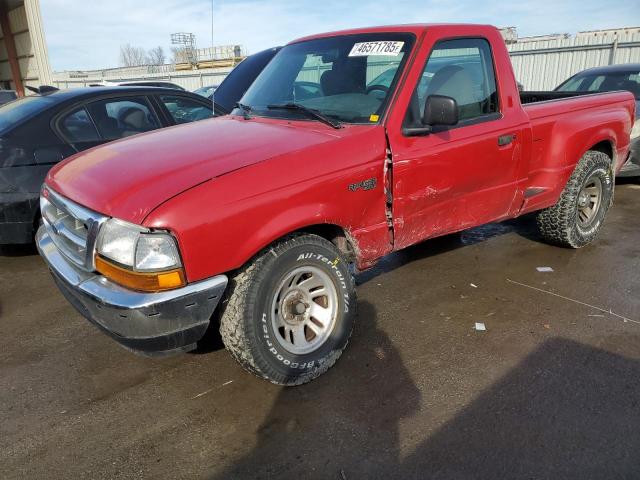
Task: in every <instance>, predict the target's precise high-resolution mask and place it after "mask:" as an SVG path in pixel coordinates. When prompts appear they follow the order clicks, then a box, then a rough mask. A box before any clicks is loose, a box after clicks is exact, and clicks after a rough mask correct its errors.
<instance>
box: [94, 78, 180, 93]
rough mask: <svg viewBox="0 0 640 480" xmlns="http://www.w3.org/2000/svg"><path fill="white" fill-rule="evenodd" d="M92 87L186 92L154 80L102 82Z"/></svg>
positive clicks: (168, 83) (176, 86) (172, 84)
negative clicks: (157, 88) (154, 88)
mask: <svg viewBox="0 0 640 480" xmlns="http://www.w3.org/2000/svg"><path fill="white" fill-rule="evenodd" d="M92 86H94V87H95V86H102V87H115V86H118V87H159V88H175V89H176V90H183V91H186V90H185V89H184V88H182V87H181V86H180V85H176V84H175V83H171V82H164V81H161V80H158V81H155V80H139V81H138V80H136V81H124V82H108V81H104V82H102V83H99V84H95V85H92Z"/></svg>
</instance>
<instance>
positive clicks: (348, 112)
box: [37, 25, 635, 385]
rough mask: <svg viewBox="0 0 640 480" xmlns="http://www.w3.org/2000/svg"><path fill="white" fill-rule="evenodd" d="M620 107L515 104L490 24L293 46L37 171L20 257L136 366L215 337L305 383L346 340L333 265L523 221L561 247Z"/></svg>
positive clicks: (273, 376) (616, 126)
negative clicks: (35, 209)
mask: <svg viewBox="0 0 640 480" xmlns="http://www.w3.org/2000/svg"><path fill="white" fill-rule="evenodd" d="M634 110H635V102H634V99H633V96H632V95H631V94H630V93H628V92H612V93H600V94H592V95H591V94H590V95H575V94H570V95H569V96H567V98H564V97H563V95H561V94H558V93H553V94H551V93H550V94H548V95H546V94H545V92H532V93H527V92H519V91H518V88H517V85H516V80H515V78H514V74H513V71H512V68H511V63H510V59H509V55H508V53H507V50H506V47H505V44H504V42H503V40H502V37H501V36H500V33H499V31H498V30H497V29H496V28H493V27H490V26H481V25H411V26H392V27H375V28H367V29H358V30H350V31H343V32H336V33H329V34H324V35H317V36H311V37H307V38H302V39H299V40H296V41H294V42H292V43H290V44H289V45H287V46H285V47H284V48H282V50H280V52H278V54H277V55H276V56H275V57H274V58H273V60H272V61H271V62H270V63H269V64H268V65H267V67H266V68H265V69H264V71H263V72H262V73H261V74H260V75H259V76H258V78H257V79H256V81H255V82H254V84H253V85H252V86H251V87H250V88H249V90H248V91H247V92H246V94H245V95H244V97H243V98H242V99H241V101H240V102H239V103H238V105H237V108H236V109H235V110H234V111H233V112H232V115H230V116H227V117H221V118H217V119H212V120H206V121H203V122H197V123H193V124H189V125H184V126H176V127H171V128H168V129H164V130H160V131H157V132H151V133H146V134H142V135H139V136H136V137H133V138H131V139H127V140H123V141H117V142H114V143H110V144H107V145H104V146H100V147H96V148H94V149H92V150H88V151H86V152H82V153H79V154H77V155H76V156H74V157H72V158H70V159H68V160H66V161H64V162H62V163H61V164H59V165H57V166H56V167H55V168H53V169H52V170H51V171H50V173H49V175H48V177H47V179H46V182H45V185H44V186H43V189H42V194H41V211H42V217H43V221H44V223H43V226H42V227H41V228H40V229H39V231H38V234H37V244H38V247H39V250H40V253H41V255H42V256H43V257H44V259H45V260H46V262H47V264H48V266H49V268H50V270H51V272H52V274H53V278H54V279H55V282H56V283H57V285H58V287H59V288H60V290H61V291H62V293H63V294H64V295H65V297H66V298H67V299H68V300H69V302H70V303H71V304H73V306H74V307H75V308H76V309H77V310H78V311H79V312H80V313H81V314H83V315H84V316H85V317H86V318H87V319H88V320H90V321H91V322H92V323H94V324H95V325H96V326H97V327H99V328H100V329H101V330H103V331H104V332H106V333H107V334H109V335H110V336H111V337H113V338H114V339H115V340H116V341H117V342H119V343H120V344H122V345H123V346H125V347H126V348H128V349H130V350H133V351H136V352H142V353H146V354H167V353H172V352H181V351H187V350H190V349H193V348H195V347H196V345H197V344H198V342H199V341H200V340H201V339H202V337H203V335H204V334H205V332H206V331H207V329H208V328H210V324H211V328H215V327H218V326H219V329H220V332H221V335H222V339H223V341H224V343H225V345H226V347H227V349H228V351H229V352H230V353H231V354H232V355H233V356H234V357H235V358H236V360H238V361H239V362H240V363H241V364H242V365H243V366H244V367H245V368H246V369H247V370H248V371H250V372H252V373H254V374H255V375H257V376H259V377H261V378H265V379H268V380H270V381H272V382H274V383H278V384H282V385H297V384H302V383H305V382H308V381H310V380H312V379H313V378H315V377H317V376H318V375H320V374H322V373H324V372H325V371H326V370H327V369H328V368H329V367H331V366H332V365H333V364H334V363H335V362H336V360H337V359H338V357H339V356H340V354H341V352H342V351H343V350H344V348H345V347H346V345H347V341H348V339H349V336H350V335H351V331H352V327H353V322H354V318H355V312H356V295H355V286H354V281H353V277H352V272H353V271H355V270H357V269H366V268H368V267H371V266H372V265H373V264H374V263H375V262H376V261H377V260H378V259H380V258H381V257H383V256H384V255H387V254H389V253H390V252H392V251H395V250H399V249H402V248H405V247H407V246H409V245H412V244H415V243H417V242H421V241H423V240H425V239H427V238H432V237H435V236H439V235H444V234H448V233H451V232H456V231H460V230H463V229H467V228H470V227H473V226H476V225H480V224H484V223H487V222H496V221H501V220H505V219H509V218H514V217H517V216H520V215H523V214H526V213H529V212H533V211H537V212H538V213H537V219H538V220H537V223H538V225H539V228H540V232H541V236H542V238H543V239H545V240H547V241H548V242H550V243H552V244H556V245H559V246H565V247H570V248H578V247H582V246H584V245H587V244H588V243H590V242H591V241H593V240H594V239H595V238H596V236H597V235H598V232H599V230H600V229H601V228H602V224H603V221H604V219H605V215H606V213H607V210H608V209H609V207H610V205H611V203H612V200H613V193H614V176H615V173H616V172H617V171H618V170H619V169H620V168H621V166H622V165H623V164H624V163H625V161H626V159H627V156H628V151H629V137H630V133H631V129H632V125H633V119H634V113H635V112H634Z"/></svg>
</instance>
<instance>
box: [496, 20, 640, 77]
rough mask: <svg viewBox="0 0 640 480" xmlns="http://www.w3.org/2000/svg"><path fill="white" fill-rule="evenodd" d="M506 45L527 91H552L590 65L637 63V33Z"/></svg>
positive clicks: (639, 54)
mask: <svg viewBox="0 0 640 480" xmlns="http://www.w3.org/2000/svg"><path fill="white" fill-rule="evenodd" d="M507 48H508V49H509V55H510V56H511V63H512V64H513V69H514V71H515V74H516V78H517V79H518V81H519V82H520V83H522V84H523V85H524V87H525V89H527V90H552V89H553V88H555V87H557V86H558V85H559V84H560V83H562V82H563V81H564V80H566V79H567V78H569V77H570V76H572V75H574V74H575V73H578V72H580V71H582V70H585V69H587V68H591V67H601V66H604V65H614V64H621V63H640V33H634V34H628V35H619V36H613V35H611V36H609V35H607V36H604V35H603V36H593V37H588V36H585V37H573V38H566V39H558V40H552V41H538V42H526V43H515V44H513V45H508V46H507Z"/></svg>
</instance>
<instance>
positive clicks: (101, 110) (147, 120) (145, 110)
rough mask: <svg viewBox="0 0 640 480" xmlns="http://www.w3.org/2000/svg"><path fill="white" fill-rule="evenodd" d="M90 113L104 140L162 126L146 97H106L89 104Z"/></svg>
mask: <svg viewBox="0 0 640 480" xmlns="http://www.w3.org/2000/svg"><path fill="white" fill-rule="evenodd" d="M88 109H89V113H90V114H91V117H92V118H93V121H94V122H95V124H96V126H97V127H98V131H99V132H100V135H102V137H103V138H104V140H116V139H118V138H124V137H129V136H131V135H136V134H138V133H143V132H148V131H151V130H155V129H157V128H160V121H159V120H158V119H157V118H156V116H155V114H154V113H153V112H152V111H151V109H150V108H149V104H148V103H147V100H146V99H145V98H144V97H128V98H126V99H124V98H119V99H106V100H99V101H97V102H92V103H90V104H89V107H88Z"/></svg>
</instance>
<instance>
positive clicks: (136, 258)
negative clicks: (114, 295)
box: [95, 218, 185, 291]
mask: <svg viewBox="0 0 640 480" xmlns="http://www.w3.org/2000/svg"><path fill="white" fill-rule="evenodd" d="M96 250H97V255H96V259H95V263H96V270H98V272H100V273H101V274H102V275H104V276H105V277H107V278H109V279H110V280H113V281H114V282H116V283H119V284H121V285H123V286H125V287H129V288H132V289H135V290H143V291H160V290H169V289H172V288H177V287H181V286H183V285H184V284H185V276H184V271H183V270H182V262H181V261H180V254H179V253H178V246H177V245H176V241H175V239H174V238H173V236H172V235H171V234H169V233H166V232H152V231H151V230H149V229H146V228H143V227H140V226H138V225H134V224H132V223H128V222H123V221H122V220H118V219H115V218H112V219H110V220H107V222H105V224H104V225H103V226H102V228H101V229H100V235H99V237H98V243H97V249H96Z"/></svg>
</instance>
